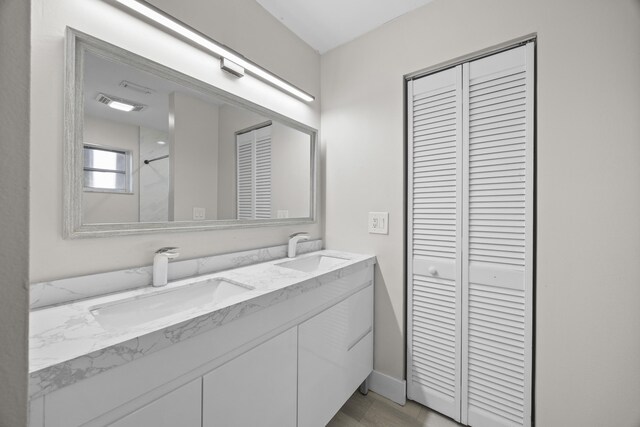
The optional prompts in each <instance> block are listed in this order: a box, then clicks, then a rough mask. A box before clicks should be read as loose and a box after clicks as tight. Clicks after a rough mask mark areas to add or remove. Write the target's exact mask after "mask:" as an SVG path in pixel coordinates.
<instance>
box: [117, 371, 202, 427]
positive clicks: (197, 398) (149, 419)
mask: <svg viewBox="0 0 640 427" xmlns="http://www.w3.org/2000/svg"><path fill="white" fill-rule="evenodd" d="M201 392H202V380H201V379H197V380H195V381H192V382H190V383H188V384H186V385H184V386H182V387H180V388H178V389H176V390H174V391H172V392H170V393H168V394H165V395H164V396H162V397H161V398H159V399H157V400H154V401H153V402H151V403H149V404H148V405H146V406H143V407H142V408H140V409H138V410H137V411H135V412H133V413H131V414H129V415H127V416H126V417H124V418H121V419H119V420H118V421H116V422H115V423H113V424H110V426H111V427H174V426H180V427H200V426H201V415H202V411H201V403H202V397H201V396H202V394H201Z"/></svg>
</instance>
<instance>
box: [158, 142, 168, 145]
mask: <svg viewBox="0 0 640 427" xmlns="http://www.w3.org/2000/svg"><path fill="white" fill-rule="evenodd" d="M156 144H160V145H167V143H166V141H156Z"/></svg>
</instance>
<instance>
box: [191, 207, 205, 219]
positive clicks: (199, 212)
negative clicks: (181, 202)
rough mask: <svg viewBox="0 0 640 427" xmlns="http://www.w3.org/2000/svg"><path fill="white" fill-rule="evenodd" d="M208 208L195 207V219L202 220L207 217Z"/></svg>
mask: <svg viewBox="0 0 640 427" xmlns="http://www.w3.org/2000/svg"><path fill="white" fill-rule="evenodd" d="M205 216H206V209H205V208H193V220H194V221H201V220H203V219H205Z"/></svg>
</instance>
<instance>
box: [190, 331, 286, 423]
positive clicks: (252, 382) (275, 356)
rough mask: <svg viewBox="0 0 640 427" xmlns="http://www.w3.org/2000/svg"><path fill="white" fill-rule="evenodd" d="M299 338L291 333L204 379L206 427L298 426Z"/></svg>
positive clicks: (232, 361)
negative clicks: (297, 375) (297, 376)
mask: <svg viewBox="0 0 640 427" xmlns="http://www.w3.org/2000/svg"><path fill="white" fill-rule="evenodd" d="M296 332H297V331H296V328H292V329H289V330H288V331H286V332H283V333H282V334H280V335H278V336H276V337H274V338H272V339H270V340H269V341H267V342H265V343H262V344H260V345H259V346H257V347H255V348H253V349H251V350H249V351H248V352H246V353H244V354H242V355H241V356H238V357H236V358H235V359H233V360H231V361H229V362H227V363H226V364H224V365H222V366H220V367H219V368H217V369H215V370H214V371H212V372H210V373H209V374H207V375H205V376H204V383H203V399H202V403H203V410H202V413H203V419H202V425H203V426H204V427H214V426H220V427H233V426H238V427H245V426H261V427H268V426H273V427H287V426H292V427H293V426H295V425H296V372H297V358H296V356H297V333H296ZM181 427H182V426H181Z"/></svg>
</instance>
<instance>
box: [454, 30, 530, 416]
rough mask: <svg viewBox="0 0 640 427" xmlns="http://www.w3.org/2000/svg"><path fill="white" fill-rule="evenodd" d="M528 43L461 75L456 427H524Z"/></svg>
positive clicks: (474, 63) (527, 371) (527, 382)
mask: <svg viewBox="0 0 640 427" xmlns="http://www.w3.org/2000/svg"><path fill="white" fill-rule="evenodd" d="M533 46H534V45H533V43H528V44H527V45H525V46H521V47H518V48H515V49H511V50H508V51H505V52H502V53H499V54H496V55H492V56H488V57H486V58H482V59H479V60H476V61H472V62H470V63H468V64H464V66H463V79H462V80H463V85H464V86H463V105H464V112H463V115H464V117H465V119H464V131H463V139H464V142H463V146H464V148H463V152H464V162H463V175H464V178H463V185H462V187H463V192H464V199H463V202H462V203H463V205H464V209H463V212H464V215H463V222H462V227H463V229H462V234H463V250H462V254H463V262H462V275H463V278H462V283H463V285H462V288H463V291H462V300H463V308H462V316H463V321H462V325H463V331H462V339H463V349H462V359H463V360H462V362H463V366H462V422H463V423H464V424H469V425H472V426H479V427H482V426H491V427H493V426H511V425H525V424H526V425H529V424H530V423H531V394H530V393H531V363H532V353H533V348H532V316H533V309H532V297H533V292H532V291H533V271H532V268H533V137H534V135H533V101H534V97H533V93H534V92H533V86H534V83H533V73H534V67H533V61H534V53H533V52H534V51H533Z"/></svg>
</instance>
